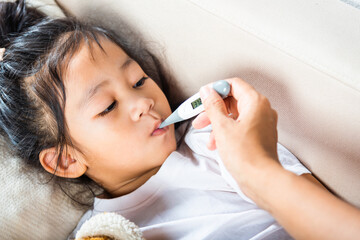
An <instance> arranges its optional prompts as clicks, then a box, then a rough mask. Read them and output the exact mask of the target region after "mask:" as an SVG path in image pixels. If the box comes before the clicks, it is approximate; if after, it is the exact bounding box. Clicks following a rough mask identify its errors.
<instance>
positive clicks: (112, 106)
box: [99, 101, 117, 117]
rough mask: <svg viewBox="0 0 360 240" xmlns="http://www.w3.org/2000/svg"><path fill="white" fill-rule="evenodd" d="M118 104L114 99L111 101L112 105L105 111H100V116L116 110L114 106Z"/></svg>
mask: <svg viewBox="0 0 360 240" xmlns="http://www.w3.org/2000/svg"><path fill="white" fill-rule="evenodd" d="M116 105H117V102H116V101H114V102H113V103H111V105H110V106H109V107H108V108H106V109H105V110H104V111H103V112H101V113H99V116H100V117H103V116H105V115H106V114H108V113H109V112H111V111H112V110H114V108H115V107H116Z"/></svg>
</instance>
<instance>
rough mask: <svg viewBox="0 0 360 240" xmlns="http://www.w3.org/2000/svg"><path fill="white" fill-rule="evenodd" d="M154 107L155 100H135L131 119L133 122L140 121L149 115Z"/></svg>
mask: <svg viewBox="0 0 360 240" xmlns="http://www.w3.org/2000/svg"><path fill="white" fill-rule="evenodd" d="M153 107H154V100H153V99H151V98H145V97H141V98H138V99H134V102H133V103H132V104H131V107H130V117H131V119H132V120H133V121H138V120H139V119H140V118H141V117H142V116H143V115H144V114H148V113H149V112H150V110H151V109H152V108H153Z"/></svg>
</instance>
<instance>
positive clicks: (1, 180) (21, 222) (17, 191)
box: [0, 0, 84, 240]
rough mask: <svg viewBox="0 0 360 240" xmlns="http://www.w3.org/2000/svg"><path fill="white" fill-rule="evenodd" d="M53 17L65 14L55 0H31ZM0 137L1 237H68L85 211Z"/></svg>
mask: <svg viewBox="0 0 360 240" xmlns="http://www.w3.org/2000/svg"><path fill="white" fill-rule="evenodd" d="M29 3H30V5H32V6H35V7H38V8H39V9H40V10H41V11H43V12H45V13H46V14H48V15H49V16H52V17H64V14H63V12H62V11H61V9H60V8H59V7H58V6H57V5H56V3H55V2H54V1H53V0H42V1H40V0H32V1H29ZM5 145H6V144H5V142H4V139H2V138H1V139H0V169H1V170H0V189H1V194H0V206H1V218H0V226H1V227H0V229H1V230H0V236H1V239H29V240H30V239H36V240H39V239H66V238H67V236H68V235H69V234H70V233H71V231H72V230H73V228H74V227H75V226H76V224H77V222H78V221H79V219H80V217H81V216H82V214H83V212H84V211H81V210H77V209H75V208H74V207H73V206H72V204H71V201H70V199H69V198H68V197H67V196H66V195H65V194H64V193H63V192H62V191H61V190H59V189H57V190H54V189H53V187H52V185H50V184H43V183H41V182H42V181H41V180H40V179H39V178H38V177H37V176H36V175H31V174H26V172H27V169H26V167H25V166H24V164H23V163H22V162H21V160H20V159H18V158H16V157H14V156H13V155H11V154H10V152H9V150H8V149H7V147H6V146H5Z"/></svg>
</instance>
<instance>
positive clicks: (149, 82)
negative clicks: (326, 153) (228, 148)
mask: <svg viewBox="0 0 360 240" xmlns="http://www.w3.org/2000/svg"><path fill="white" fill-rule="evenodd" d="M0 6H1V19H5V20H4V21H2V22H1V31H2V36H1V39H0V41H1V42H0V47H1V48H4V50H5V51H4V54H3V58H2V61H1V63H0V66H1V72H0V83H1V87H0V104H1V108H0V109H1V110H0V125H1V132H2V134H3V135H4V136H6V137H7V138H8V139H9V142H11V144H12V147H13V149H14V150H16V151H17V153H18V154H19V156H20V157H22V158H23V159H24V160H25V161H26V162H27V163H28V164H29V166H30V165H31V166H33V167H34V168H38V169H42V170H46V171H47V172H49V173H51V175H52V176H53V177H54V180H56V181H58V182H59V184H60V186H65V185H66V186H74V187H73V189H72V190H71V191H69V192H67V194H68V195H69V196H71V197H72V198H73V200H74V201H77V202H78V203H83V201H82V200H84V198H85V200H90V201H93V204H92V208H91V210H88V211H87V212H86V213H85V215H84V216H83V217H82V219H81V220H80V222H79V224H78V226H77V227H76V228H75V229H74V232H73V233H72V234H71V235H70V236H69V239H72V238H74V237H75V233H76V231H77V229H79V228H80V227H81V225H82V224H83V223H84V221H85V220H86V219H89V218H90V217H92V216H94V215H96V214H98V213H102V212H116V213H119V214H121V215H122V216H124V217H125V218H127V219H129V220H130V221H132V222H134V223H135V224H136V225H138V226H139V227H140V229H141V231H142V232H143V236H144V237H145V238H146V239H290V238H291V237H290V236H289V235H288V234H287V233H286V231H285V230H284V229H283V228H282V227H281V226H280V225H279V224H278V223H277V222H276V221H275V220H274V218H273V217H272V216H271V215H270V214H269V213H268V212H266V211H264V210H262V209H260V208H259V207H258V206H257V205H255V204H254V203H253V202H252V201H251V200H250V199H248V198H247V197H246V196H245V195H244V194H242V192H241V190H240V189H239V188H238V186H237V184H236V183H235V181H234V179H233V178H232V177H231V175H230V174H229V173H228V171H227V170H226V169H225V167H224V166H223V164H222V161H221V159H220V157H219V155H218V153H217V151H210V150H208V149H207V147H206V142H207V141H208V139H209V134H210V132H211V127H207V128H204V129H200V130H199V129H194V128H193V127H188V124H183V125H181V126H180V127H178V128H177V129H176V130H175V127H174V125H170V126H168V127H165V128H163V129H159V128H158V127H159V125H160V123H161V122H162V121H163V120H164V119H165V118H166V117H167V116H169V115H170V114H171V108H170V104H169V102H168V99H167V96H169V95H168V91H169V88H168V86H170V85H169V83H167V82H166V78H165V74H164V71H163V70H162V67H161V65H160V63H159V61H158V60H157V59H156V58H155V57H154V56H153V55H152V54H151V53H150V52H149V51H147V50H146V49H144V48H142V47H141V45H139V44H138V43H137V42H133V39H128V36H127V35H120V36H119V35H115V34H114V33H112V32H110V31H108V30H106V29H104V28H101V27H96V26H92V25H87V24H84V23H81V22H79V21H77V20H74V19H57V20H51V19H48V18H47V17H45V16H44V15H43V14H42V13H40V12H38V11H37V10H36V9H32V8H29V7H26V6H25V4H24V1H17V2H16V3H4V2H2V3H1V5H0ZM172 106H175V105H172ZM278 156H279V159H280V162H281V164H282V165H283V166H284V168H286V169H288V170H289V171H292V172H295V173H296V174H298V175H301V174H304V175H309V173H310V172H309V171H308V170H307V169H306V168H305V167H304V166H303V165H302V164H301V163H300V162H299V161H298V160H297V159H296V158H295V157H294V156H293V155H292V154H291V153H290V152H289V151H288V150H286V148H284V147H283V146H281V145H280V144H278ZM44 172H45V171H44ZM64 183H66V184H65V185H61V184H64ZM79 183H81V184H82V185H84V186H85V189H88V192H90V193H92V197H89V194H87V193H86V192H84V191H79V192H75V193H74V189H78V187H76V186H77V185H79ZM94 186H97V187H101V189H102V190H103V191H102V193H101V194H99V193H98V192H96V191H95V190H96V189H97V188H96V189H95V190H94ZM80 198H82V200H81V199H80Z"/></svg>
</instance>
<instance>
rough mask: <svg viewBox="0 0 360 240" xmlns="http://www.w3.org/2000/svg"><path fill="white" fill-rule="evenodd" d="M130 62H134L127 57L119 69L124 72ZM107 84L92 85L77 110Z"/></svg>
mask: <svg viewBox="0 0 360 240" xmlns="http://www.w3.org/2000/svg"><path fill="white" fill-rule="evenodd" d="M132 62H134V59H132V58H130V57H127V58H126V60H125V61H124V62H123V64H122V65H121V67H120V69H121V70H122V71H125V70H126V69H127V68H128V67H129V66H130V64H131V63H132ZM108 84H109V80H103V81H101V82H100V83H99V84H97V85H92V86H91V87H90V88H89V89H88V90H87V91H86V94H85V95H84V97H83V98H82V99H81V100H80V102H79V108H80V109H82V108H83V107H85V105H86V103H88V102H89V101H90V100H91V99H92V98H93V97H94V96H95V94H96V93H97V92H98V91H99V89H101V88H102V87H104V86H106V85H108Z"/></svg>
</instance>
